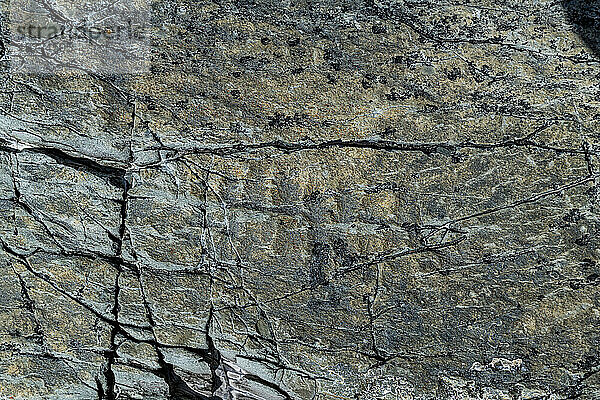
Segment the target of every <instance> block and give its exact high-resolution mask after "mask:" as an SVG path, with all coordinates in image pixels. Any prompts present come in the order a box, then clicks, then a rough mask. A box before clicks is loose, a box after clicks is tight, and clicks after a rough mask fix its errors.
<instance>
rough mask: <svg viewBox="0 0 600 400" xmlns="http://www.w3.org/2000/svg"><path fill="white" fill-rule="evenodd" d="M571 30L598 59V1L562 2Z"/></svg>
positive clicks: (599, 0) (599, 19)
mask: <svg viewBox="0 0 600 400" xmlns="http://www.w3.org/2000/svg"><path fill="white" fill-rule="evenodd" d="M562 5H563V7H564V8H565V10H566V11H567V15H568V16H569V20H570V21H571V23H572V24H573V29H574V30H575V32H577V34H578V35H579V36H580V37H581V39H582V40H583V41H584V42H585V43H586V44H587V46H588V47H589V48H590V50H592V51H593V52H594V54H595V55H596V56H599V57H600V0H591V1H590V0H563V1H562Z"/></svg>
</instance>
